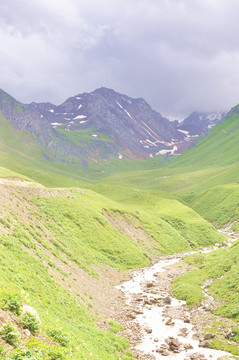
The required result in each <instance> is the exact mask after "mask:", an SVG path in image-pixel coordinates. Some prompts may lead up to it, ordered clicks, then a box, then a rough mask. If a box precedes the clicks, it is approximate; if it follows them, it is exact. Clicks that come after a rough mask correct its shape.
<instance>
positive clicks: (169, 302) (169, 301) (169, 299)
mask: <svg viewBox="0 0 239 360" xmlns="http://www.w3.org/2000/svg"><path fill="white" fill-rule="evenodd" d="M163 302H164V304H171V302H172V300H171V298H170V296H167V297H166V298H164V299H163Z"/></svg>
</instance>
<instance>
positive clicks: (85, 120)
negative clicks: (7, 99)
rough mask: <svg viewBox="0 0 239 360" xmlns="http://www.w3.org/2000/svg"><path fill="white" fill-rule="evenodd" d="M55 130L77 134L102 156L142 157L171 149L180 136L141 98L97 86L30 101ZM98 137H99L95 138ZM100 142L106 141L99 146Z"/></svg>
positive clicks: (178, 141) (181, 136)
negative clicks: (55, 100) (61, 98)
mask: <svg viewBox="0 0 239 360" xmlns="http://www.w3.org/2000/svg"><path fill="white" fill-rule="evenodd" d="M30 107H31V108H32V109H33V110H37V111H38V112H39V113H40V116H42V118H43V119H46V120H47V121H48V123H49V124H51V126H52V128H54V129H55V130H56V131H57V132H58V133H61V134H64V135H65V136H67V137H69V138H72V136H77V137H78V139H79V140H80V141H81V142H84V141H87V142H88V147H89V148H90V147H95V151H97V153H98V154H97V155H99V156H100V157H102V158H109V157H110V156H112V155H113V156H114V157H119V158H122V157H124V158H142V157H145V156H154V155H156V154H160V153H161V152H162V151H166V152H167V151H168V152H169V153H171V152H173V153H174V152H175V151H176V150H177V149H176V146H177V144H178V143H180V141H182V140H183V138H184V136H183V134H181V133H180V132H179V131H178V130H177V128H176V127H175V126H174V125H173V124H172V123H171V122H170V121H169V120H168V119H165V118H163V117H162V116H161V114H160V113H158V112H156V111H154V110H152V108H151V107H150V105H149V104H148V103H147V102H146V101H145V100H144V99H132V98H130V97H128V96H127V95H122V94H119V93H117V92H115V91H114V90H111V89H107V88H104V87H103V88H100V89H97V90H95V91H93V92H92V93H89V94H88V93H83V94H78V95H76V96H74V97H71V98H69V99H67V100H66V101H65V102H64V103H63V104H61V105H59V106H55V105H53V104H50V103H41V104H37V103H32V104H30ZM99 140H100V141H99ZM102 142H104V143H107V148H105V149H104V148H103V146H102Z"/></svg>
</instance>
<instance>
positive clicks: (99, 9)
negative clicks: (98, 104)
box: [0, 0, 239, 117]
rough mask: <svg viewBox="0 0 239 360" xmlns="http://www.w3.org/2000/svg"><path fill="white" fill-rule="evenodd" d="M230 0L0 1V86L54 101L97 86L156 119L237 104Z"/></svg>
mask: <svg viewBox="0 0 239 360" xmlns="http://www.w3.org/2000/svg"><path fill="white" fill-rule="evenodd" d="M238 14H239V2H238V1H237V0H227V1H225V0H194V1H191V0H137V1H136V0H121V1H119V0H114V1H112V0H101V1H100V2H99V1H98V0H31V1H30V0H21V2H20V1H17V0H2V1H1V3H0V44H1V46H0V69H1V84H0V87H1V88H3V89H4V90H6V91H8V92H9V93H10V94H12V95H13V96H15V97H16V98H17V99H18V100H20V101H23V102H31V101H51V102H55V103H60V102H62V101H64V100H65V98H67V97H69V96H72V95H74V94H77V93H80V92H84V91H92V90H94V89H95V88H97V87H100V86H107V87H111V88H114V89H115V90H116V91H120V92H124V93H127V94H128V95H129V96H132V97H144V98H145V99H146V100H147V101H148V102H149V103H150V104H151V105H152V106H153V107H154V108H155V109H157V110H159V111H160V112H161V113H162V114H164V115H171V116H175V117H177V116H183V115H185V114H188V113H189V112H190V111H193V110H199V111H214V110H223V109H228V108H230V107H231V106H233V105H234V104H237V103H238V102H239V88H238V83H239V38H238V33H239V23H238V19H237V18H238Z"/></svg>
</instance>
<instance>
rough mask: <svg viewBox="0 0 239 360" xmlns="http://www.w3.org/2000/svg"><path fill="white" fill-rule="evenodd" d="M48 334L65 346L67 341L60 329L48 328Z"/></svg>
mask: <svg viewBox="0 0 239 360" xmlns="http://www.w3.org/2000/svg"><path fill="white" fill-rule="evenodd" d="M48 335H49V336H50V337H51V338H52V339H53V340H55V341H56V342H57V343H58V344H60V345H61V346H64V347H65V346H67V345H68V343H69V341H68V339H67V337H66V335H65V334H63V332H62V331H61V330H54V329H53V330H50V331H48Z"/></svg>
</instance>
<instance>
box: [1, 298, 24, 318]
mask: <svg viewBox="0 0 239 360" xmlns="http://www.w3.org/2000/svg"><path fill="white" fill-rule="evenodd" d="M1 303H2V306H1V307H2V309H4V310H9V311H11V312H12V313H14V314H16V315H20V313H21V295H20V294H19V293H3V294H2V296H1Z"/></svg>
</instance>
